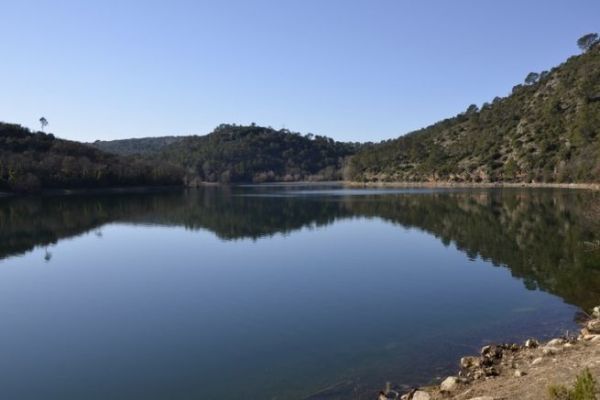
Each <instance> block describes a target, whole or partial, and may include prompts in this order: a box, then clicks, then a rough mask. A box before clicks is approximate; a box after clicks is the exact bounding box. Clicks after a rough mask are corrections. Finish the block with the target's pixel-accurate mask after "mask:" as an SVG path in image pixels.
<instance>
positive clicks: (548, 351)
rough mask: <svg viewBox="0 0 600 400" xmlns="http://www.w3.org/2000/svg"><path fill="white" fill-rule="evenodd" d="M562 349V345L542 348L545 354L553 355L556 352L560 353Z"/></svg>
mask: <svg viewBox="0 0 600 400" xmlns="http://www.w3.org/2000/svg"><path fill="white" fill-rule="evenodd" d="M562 350H563V349H562V348H561V347H554V346H544V347H543V348H542V354H544V355H545V356H552V355H554V354H558V353H560V352H561V351H562Z"/></svg>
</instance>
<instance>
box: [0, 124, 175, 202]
mask: <svg viewBox="0 0 600 400" xmlns="http://www.w3.org/2000/svg"><path fill="white" fill-rule="evenodd" d="M182 177H183V171H182V170H181V168H178V167H175V166H173V165H170V164H167V163H164V162H150V161H146V160H142V159H139V158H134V157H121V156H117V155H114V154H108V153H105V152H103V151H100V150H98V149H94V148H92V147H90V146H87V145H85V144H82V143H78V142H72V141H69V140H62V139H57V138H55V137H54V135H52V134H46V133H43V132H31V131H30V130H28V129H26V128H24V127H22V126H20V125H15V124H6V123H1V122H0V191H10V192H25V193H29V192H37V191H40V190H42V189H84V188H104V187H117V186H147V185H152V186H154V185H180V184H181V181H182Z"/></svg>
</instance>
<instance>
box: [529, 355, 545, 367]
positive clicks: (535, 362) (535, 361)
mask: <svg viewBox="0 0 600 400" xmlns="http://www.w3.org/2000/svg"><path fill="white" fill-rule="evenodd" d="M542 361H544V359H543V358H542V357H538V358H536V359H535V360H533V361H532V362H531V365H538V364H540V363H541V362H542Z"/></svg>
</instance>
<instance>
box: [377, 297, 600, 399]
mask: <svg viewBox="0 0 600 400" xmlns="http://www.w3.org/2000/svg"><path fill="white" fill-rule="evenodd" d="M459 368H460V369H459V371H458V373H457V375H456V376H449V377H447V378H446V379H444V380H443V381H442V382H441V384H440V385H436V386H430V387H423V388H418V389H413V390H411V391H410V392H408V393H404V394H400V393H398V392H396V391H394V390H388V391H387V393H383V392H382V393H381V394H380V396H379V399H378V400H386V399H401V400H441V399H444V400H450V399H455V400H511V399H519V400H542V399H549V396H548V387H549V386H550V385H555V384H562V385H572V384H573V382H574V381H575V379H576V377H577V375H579V374H580V373H581V372H582V371H583V370H584V369H586V368H587V369H589V371H590V372H591V374H592V376H593V377H594V378H595V379H596V382H600V307H596V308H594V310H593V314H592V316H591V319H589V320H588V321H586V322H585V323H584V324H583V327H582V329H581V331H580V333H579V334H578V335H573V336H571V335H569V336H564V337H560V338H555V339H552V340H550V341H548V342H544V343H539V342H538V341H536V340H535V339H529V340H527V341H526V342H525V343H523V344H516V343H513V344H500V345H489V346H485V347H483V348H482V349H481V352H480V354H479V355H476V356H466V357H463V358H461V359H460V362H459Z"/></svg>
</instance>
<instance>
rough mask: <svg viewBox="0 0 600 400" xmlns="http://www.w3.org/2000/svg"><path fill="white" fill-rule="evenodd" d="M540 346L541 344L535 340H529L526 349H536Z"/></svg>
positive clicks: (526, 342)
mask: <svg viewBox="0 0 600 400" xmlns="http://www.w3.org/2000/svg"><path fill="white" fill-rule="evenodd" d="M538 346H539V343H538V341H537V340H535V339H527V340H526V341H525V347H527V348H528V349H534V348H536V347H538Z"/></svg>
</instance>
